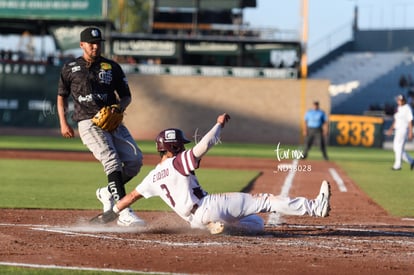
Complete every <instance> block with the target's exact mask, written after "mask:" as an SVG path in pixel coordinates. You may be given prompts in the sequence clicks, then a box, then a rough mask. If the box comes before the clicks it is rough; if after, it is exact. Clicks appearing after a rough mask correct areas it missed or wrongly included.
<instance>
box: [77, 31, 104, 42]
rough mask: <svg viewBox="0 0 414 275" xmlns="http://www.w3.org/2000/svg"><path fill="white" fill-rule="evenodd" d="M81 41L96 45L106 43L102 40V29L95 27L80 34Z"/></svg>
mask: <svg viewBox="0 0 414 275" xmlns="http://www.w3.org/2000/svg"><path fill="white" fill-rule="evenodd" d="M80 41H81V42H87V43H94V42H100V41H105V40H104V39H102V32H101V30H100V29H98V28H95V27H89V28H86V29H84V30H83V31H82V32H81V34H80Z"/></svg>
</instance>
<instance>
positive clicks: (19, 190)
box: [0, 136, 414, 217]
mask: <svg viewBox="0 0 414 275" xmlns="http://www.w3.org/2000/svg"><path fill="white" fill-rule="evenodd" d="M138 143H139V145H140V147H141V149H142V151H143V152H144V153H155V144H154V142H153V141H139V142H138ZM190 146H191V145H190ZM276 147H277V144H265V145H256V144H241V143H240V144H239V143H226V142H224V143H223V144H219V145H217V146H215V147H214V148H213V149H212V150H211V151H210V152H209V155H221V156H242V157H252V158H255V157H264V158H273V159H275V162H276V161H277V160H276V154H275V149H276ZM1 148H3V149H4V148H15V149H16V148H17V149H49V150H77V151H87V150H86V149H85V147H84V146H83V145H82V143H81V141H80V140H79V139H71V140H67V139H63V138H59V137H14V136H0V149H1ZM283 149H284V150H287V149H297V148H296V146H287V145H286V146H285V145H283ZM328 153H329V157H330V159H331V160H332V161H335V162H336V163H337V164H338V165H339V166H341V167H342V168H343V169H344V170H345V171H346V173H347V174H348V175H349V176H350V177H351V178H352V179H353V180H354V181H355V182H356V183H357V184H358V186H360V188H361V189H362V190H363V191H364V192H366V193H367V194H368V195H369V196H370V197H371V198H372V199H373V200H374V201H376V202H377V203H378V204H380V205H381V206H383V207H384V209H386V210H387V211H388V212H389V213H390V214H392V215H395V216H401V217H414V204H413V203H412V201H413V200H412V198H413V197H414V183H413V178H414V171H410V168H409V166H408V165H407V164H404V165H405V166H403V170H401V171H398V172H395V171H391V165H392V162H393V153H392V151H389V150H383V149H378V148H357V147H329V148H328ZM0 154H1V151H0ZM309 159H314V160H322V157H321V153H320V151H319V148H317V147H315V148H313V149H312V150H311V152H310V154H309ZM150 168H151V167H147V166H144V167H143V171H142V173H140V174H139V176H138V177H137V179H134V180H133V182H131V183H128V185H127V190H131V189H132V188H134V187H135V186H136V184H137V183H138V182H139V181H140V179H142V177H143V176H144V175H145V174H146V173H147V172H148V170H149V169H150ZM0 169H1V171H2V187H1V190H2V192H1V193H0V194H1V195H0V207H16V208H23V207H28V208H39V207H40V208H58V209H61V208H76V209H96V208H99V207H100V205H99V203H98V202H97V200H91V199H90V198H91V193H94V191H95V189H96V188H97V187H99V186H103V185H105V182H106V179H105V176H104V175H103V173H102V168H101V166H100V164H99V163H98V162H65V161H39V160H36V161H30V160H25V161H22V160H0ZM197 174H198V175H199V178H200V182H201V183H202V184H203V186H204V187H205V189H206V190H207V191H209V192H225V191H235V190H241V189H242V188H243V187H244V186H245V185H246V184H247V183H248V182H249V181H251V180H252V179H253V178H254V177H256V176H257V173H254V172H246V171H226V170H221V169H204V168H203V169H200V170H198V172H197ZM22 196H24V197H22ZM68 197H69V198H71V199H70V200H68V199H67V198H68ZM63 198H65V199H63ZM136 208H138V209H143V210H149V209H151V210H154V209H155V210H165V209H166V208H165V206H164V204H163V203H160V202H159V201H158V199H155V200H153V199H149V200H140V201H139V202H137V203H136Z"/></svg>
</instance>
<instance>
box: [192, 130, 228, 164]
mask: <svg viewBox="0 0 414 275" xmlns="http://www.w3.org/2000/svg"><path fill="white" fill-rule="evenodd" d="M220 133H221V125H220V124H219V123H217V124H216V125H214V126H213V128H211V130H210V131H209V132H208V133H207V134H205V135H204V137H203V138H202V139H201V140H200V142H199V143H197V144H196V145H195V146H194V147H193V154H194V156H195V157H196V158H197V159H200V158H201V157H202V156H204V155H205V154H206V153H207V151H208V150H209V149H210V148H211V147H213V146H214V145H216V144H217V143H219V142H220Z"/></svg>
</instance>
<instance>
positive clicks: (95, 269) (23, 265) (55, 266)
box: [0, 262, 178, 274]
mask: <svg viewBox="0 0 414 275" xmlns="http://www.w3.org/2000/svg"><path fill="white" fill-rule="evenodd" d="M0 265H4V266H14V267H26V268H42V269H65V270H81V271H99V272H118V273H135V274H136V273H139V274H178V273H171V272H168V273H166V272H144V271H139V270H129V269H114V268H95V267H83V266H60V265H42V264H27V263H14V262H0Z"/></svg>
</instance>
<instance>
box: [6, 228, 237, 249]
mask: <svg viewBox="0 0 414 275" xmlns="http://www.w3.org/2000/svg"><path fill="white" fill-rule="evenodd" d="M0 226H10V227H13V226H16V227H27V228H29V229H30V230H35V231H45V232H51V233H57V234H63V235H69V236H79V237H89V238H96V239H109V240H122V241H130V242H135V243H151V244H158V245H164V246H172V247H174V246H176V247H183V246H189V247H201V246H222V245H231V244H232V243H230V242H203V243H199V242H171V241H169V242H166V241H157V240H140V239H126V238H121V237H115V236H109V235H104V234H93V232H95V233H129V232H145V231H144V229H143V228H137V229H130V230H127V229H124V228H119V227H108V228H107V229H104V228H103V227H102V228H101V227H91V226H73V227H55V226H50V225H36V224H12V223H0ZM138 230H139V231H138ZM88 231H89V232H88Z"/></svg>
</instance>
